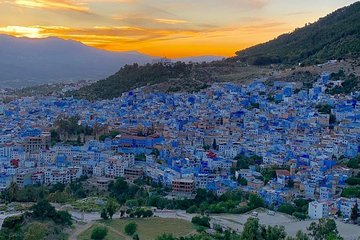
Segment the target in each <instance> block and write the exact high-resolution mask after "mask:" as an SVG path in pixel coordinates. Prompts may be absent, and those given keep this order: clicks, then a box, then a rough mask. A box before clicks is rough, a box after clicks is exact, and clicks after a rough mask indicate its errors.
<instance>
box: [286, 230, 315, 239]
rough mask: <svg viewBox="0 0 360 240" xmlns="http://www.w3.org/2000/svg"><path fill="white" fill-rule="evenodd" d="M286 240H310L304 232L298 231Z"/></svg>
mask: <svg viewBox="0 0 360 240" xmlns="http://www.w3.org/2000/svg"><path fill="white" fill-rule="evenodd" d="M286 240H310V238H309V236H308V235H307V234H306V233H304V232H302V231H298V232H297V233H296V236H295V237H287V238H286Z"/></svg>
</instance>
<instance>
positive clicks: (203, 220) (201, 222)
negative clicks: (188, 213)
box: [191, 216, 210, 228]
mask: <svg viewBox="0 0 360 240" xmlns="http://www.w3.org/2000/svg"><path fill="white" fill-rule="evenodd" d="M191 222H192V223H193V224H195V225H198V226H202V227H207V228H209V227H210V218H208V217H201V216H195V217H193V218H192V219H191Z"/></svg>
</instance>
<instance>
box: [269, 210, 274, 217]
mask: <svg viewBox="0 0 360 240" xmlns="http://www.w3.org/2000/svg"><path fill="white" fill-rule="evenodd" d="M267 214H268V215H270V216H274V215H275V211H271V210H269V211H268V212H267Z"/></svg>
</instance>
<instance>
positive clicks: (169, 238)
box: [156, 233, 176, 240]
mask: <svg viewBox="0 0 360 240" xmlns="http://www.w3.org/2000/svg"><path fill="white" fill-rule="evenodd" d="M156 240H176V238H175V237H174V236H173V235H171V234H166V233H164V234H163V235H160V236H158V237H157V238H156Z"/></svg>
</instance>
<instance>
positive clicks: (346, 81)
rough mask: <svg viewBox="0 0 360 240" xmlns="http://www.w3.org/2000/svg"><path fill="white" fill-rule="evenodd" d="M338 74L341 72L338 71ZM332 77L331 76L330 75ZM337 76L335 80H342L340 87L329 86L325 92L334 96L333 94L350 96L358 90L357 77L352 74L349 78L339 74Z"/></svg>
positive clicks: (359, 83)
mask: <svg viewBox="0 0 360 240" xmlns="http://www.w3.org/2000/svg"><path fill="white" fill-rule="evenodd" d="M339 72H343V70H339ZM332 76H333V75H332ZM336 76H339V78H337V80H343V83H342V84H341V85H340V86H329V87H328V88H327V89H326V92H327V93H329V94H331V95H335V94H350V93H352V92H355V91H358V90H360V80H359V77H357V76H355V75H354V74H350V75H349V76H344V77H342V75H341V74H340V73H338V74H336Z"/></svg>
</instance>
